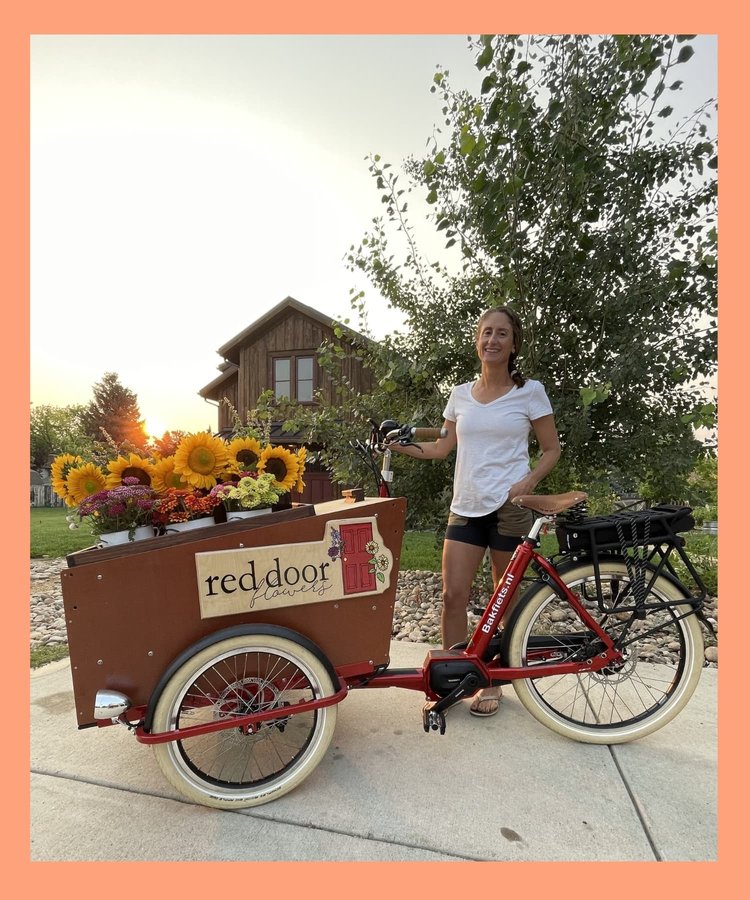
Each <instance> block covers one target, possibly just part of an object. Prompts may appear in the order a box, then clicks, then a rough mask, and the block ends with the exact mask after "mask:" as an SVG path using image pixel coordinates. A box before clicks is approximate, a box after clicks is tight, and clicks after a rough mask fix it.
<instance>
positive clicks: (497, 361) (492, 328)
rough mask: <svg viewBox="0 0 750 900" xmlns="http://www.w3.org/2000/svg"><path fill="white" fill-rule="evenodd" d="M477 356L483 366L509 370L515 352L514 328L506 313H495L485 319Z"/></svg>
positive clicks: (478, 339)
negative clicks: (509, 359)
mask: <svg viewBox="0 0 750 900" xmlns="http://www.w3.org/2000/svg"><path fill="white" fill-rule="evenodd" d="M476 347H477V356H478V357H479V359H480V361H481V363H482V365H485V364H486V365H491V366H495V365H500V366H505V367H506V368H507V365H508V357H509V356H510V355H511V353H513V352H514V351H515V347H514V346H513V326H512V325H511V322H510V319H509V318H508V316H506V315H505V313H504V312H493V313H490V314H489V315H488V316H486V317H485V318H484V321H483V322H482V324H481V326H480V327H479V334H478V335H477V340H476Z"/></svg>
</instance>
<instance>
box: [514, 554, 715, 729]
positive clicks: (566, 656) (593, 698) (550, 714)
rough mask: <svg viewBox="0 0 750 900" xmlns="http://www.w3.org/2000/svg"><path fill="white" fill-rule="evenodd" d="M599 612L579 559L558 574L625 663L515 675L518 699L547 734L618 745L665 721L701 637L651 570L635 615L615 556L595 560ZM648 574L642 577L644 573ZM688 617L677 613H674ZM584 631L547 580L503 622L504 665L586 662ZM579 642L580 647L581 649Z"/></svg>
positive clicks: (680, 700)
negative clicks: (505, 629)
mask: <svg viewBox="0 0 750 900" xmlns="http://www.w3.org/2000/svg"><path fill="white" fill-rule="evenodd" d="M600 575H601V584H602V595H603V600H604V609H603V610H601V609H600V608H599V606H598V604H597V598H596V585H595V577H594V569H593V566H591V564H581V565H579V566H577V567H575V568H573V569H571V570H569V571H568V572H566V573H565V575H564V581H565V583H566V584H567V586H568V587H569V588H570V589H571V590H572V591H573V592H574V593H575V594H576V595H577V596H578V597H579V599H580V600H581V602H582V603H583V605H584V606H585V608H586V609H587V611H588V612H589V613H590V614H591V616H592V617H593V618H594V619H596V621H597V622H599V623H600V624H601V625H602V626H603V627H604V629H605V630H606V631H607V633H608V634H609V635H610V636H611V637H612V638H613V639H614V640H615V641H617V640H620V641H621V643H622V647H623V650H622V652H623V656H624V660H623V661H622V662H621V663H620V664H618V665H613V666H608V667H606V668H604V669H601V670H600V671H599V672H584V673H579V674H570V675H556V676H548V677H542V678H528V679H516V680H514V681H513V686H514V688H515V690H516V694H517V695H518V699H519V700H520V701H521V703H523V705H524V706H525V707H526V709H528V711H529V712H530V713H531V715H532V716H534V718H535V719H537V720H538V721H539V722H541V723H542V724H543V725H546V726H547V727H548V728H551V729H552V730H553V731H556V732H558V733H559V734H562V735H565V736H566V737H569V738H572V739H573V740H577V741H583V742H586V743H592V744H619V743H624V742H625V741H632V740H635V739H636V738H641V737H644V736H645V735H647V734H650V733H651V732H653V731H656V729H657V728H661V727H662V726H663V725H666V723H667V722H669V721H670V720H671V719H673V718H674V717H675V716H676V715H677V713H678V712H680V710H681V709H682V708H683V707H684V706H685V704H686V703H687V702H688V700H689V699H690V697H691V696H692V694H693V691H694V690H695V688H696V685H697V684H698V679H699V677H700V672H701V667H702V665H703V637H702V635H701V631H700V626H699V625H698V620H697V617H696V616H695V615H687V614H688V613H690V611H691V607H690V606H688V605H687V604H685V603H684V602H683V603H680V602H679V601H681V600H682V601H684V600H685V594H684V593H683V591H682V590H681V588H680V587H679V586H678V585H677V584H675V583H674V582H672V581H671V580H669V579H667V578H664V577H662V576H659V578H658V579H657V580H656V582H655V583H654V585H653V587H652V588H651V590H650V592H649V594H648V596H647V597H646V605H648V604H654V603H661V602H668V603H670V606H669V607H667V608H662V609H645V610H643V612H642V613H641V615H640V616H639V615H638V614H637V611H636V602H635V599H634V597H633V593H632V590H631V585H630V576H629V574H628V570H627V566H626V565H625V563H624V561H623V560H618V559H612V560H604V561H602V562H601V564H600ZM646 577H647V579H648V578H649V574H648V573H647V575H646ZM681 616H686V617H685V618H680V617H681ZM592 636H593V635H592V632H590V631H589V629H587V628H586V626H585V625H584V624H583V622H582V621H581V619H580V618H579V617H578V615H577V614H576V613H575V611H574V610H573V608H572V607H571V606H570V604H569V603H567V602H566V601H563V600H561V599H560V598H559V597H558V595H557V594H556V593H555V592H554V591H553V590H552V588H551V587H550V586H549V585H548V584H540V585H538V586H536V587H534V588H532V589H531V590H530V591H529V592H528V593H527V594H526V596H524V597H523V598H522V599H521V602H520V603H519V607H518V609H517V611H516V613H515V615H514V616H513V619H512V621H511V622H510V623H509V637H508V639H507V644H506V658H507V660H508V663H509V665H511V666H526V665H529V666H533V665H535V664H541V663H542V662H549V661H552V660H554V661H560V662H562V661H566V660H578V659H582V658H587V656H588V655H590V654H591V652H592V650H591V646H592V645H591V638H592ZM584 648H586V649H584Z"/></svg>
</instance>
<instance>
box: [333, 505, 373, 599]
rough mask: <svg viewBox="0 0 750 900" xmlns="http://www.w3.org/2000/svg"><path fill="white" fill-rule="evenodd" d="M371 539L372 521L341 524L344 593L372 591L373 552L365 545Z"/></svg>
mask: <svg viewBox="0 0 750 900" xmlns="http://www.w3.org/2000/svg"><path fill="white" fill-rule="evenodd" d="M371 541H372V523H371V522H364V523H361V524H359V525H342V526H341V543H342V544H343V547H344V553H343V556H342V559H341V565H342V566H343V575H344V593H345V594H361V593H362V592H363V591H374V590H375V586H376V583H377V582H376V581H375V573H374V572H373V571H371V570H372V569H373V568H374V567H373V564H372V562H371V560H372V556H373V554H372V553H370V552H369V551H368V550H367V549H366V547H367V545H368V544H369V543H370V542H371Z"/></svg>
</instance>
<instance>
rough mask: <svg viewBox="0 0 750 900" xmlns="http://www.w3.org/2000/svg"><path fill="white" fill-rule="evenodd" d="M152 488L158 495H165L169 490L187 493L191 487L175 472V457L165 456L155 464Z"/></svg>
mask: <svg viewBox="0 0 750 900" xmlns="http://www.w3.org/2000/svg"><path fill="white" fill-rule="evenodd" d="M151 487H152V488H153V489H154V490H155V491H156V493H157V494H164V493H165V492H166V491H168V490H169V488H177V489H178V490H181V491H185V490H187V489H188V488H189V487H190V485H189V484H188V483H187V481H185V479H184V478H183V477H182V476H181V475H180V474H179V472H175V470H174V456H165V457H163V458H162V459H160V460H158V462H156V463H155V464H154V471H153V473H152V475H151Z"/></svg>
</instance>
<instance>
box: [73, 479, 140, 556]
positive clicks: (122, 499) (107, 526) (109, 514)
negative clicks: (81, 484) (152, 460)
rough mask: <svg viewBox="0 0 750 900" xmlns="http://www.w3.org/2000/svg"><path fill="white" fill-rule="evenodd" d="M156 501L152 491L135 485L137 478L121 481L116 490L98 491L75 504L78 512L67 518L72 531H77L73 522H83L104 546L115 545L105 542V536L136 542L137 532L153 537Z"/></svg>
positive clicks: (76, 525)
mask: <svg viewBox="0 0 750 900" xmlns="http://www.w3.org/2000/svg"><path fill="white" fill-rule="evenodd" d="M155 502H156V497H155V494H154V491H153V490H152V489H151V488H150V487H147V486H146V485H142V484H139V483H138V479H137V478H128V477H125V478H124V479H123V483H122V484H121V485H119V486H118V487H115V488H111V489H109V490H107V489H105V490H100V491H96V492H95V493H92V494H89V495H88V496H87V497H84V499H83V500H81V502H80V503H79V504H78V512H77V514H75V515H71V516H68V523H69V525H70V527H71V528H78V527H79V526H78V524H76V523H75V521H74V519H75V517H76V515H77V517H78V518H79V519H80V521H81V522H84V521H85V522H86V524H87V525H88V527H89V528H90V529H91V532H92V534H94V535H97V536H100V537H102V538H103V543H115V542H119V540H117V541H108V540H107V539H106V536H107V535H111V534H115V533H126V534H127V540H128V541H133V540H135V539H136V530H137V529H139V528H145V529H146V532H148V533H145V532H144V534H143V536H147V537H153V527H152V517H153V512H154V504H155Z"/></svg>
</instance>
